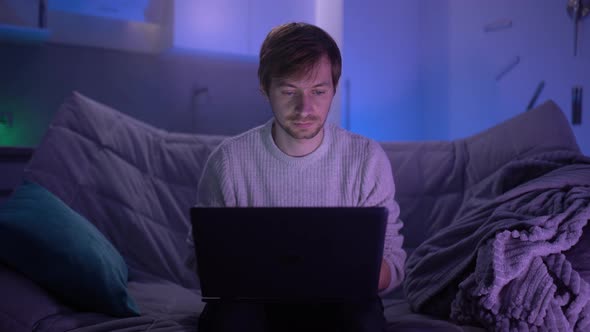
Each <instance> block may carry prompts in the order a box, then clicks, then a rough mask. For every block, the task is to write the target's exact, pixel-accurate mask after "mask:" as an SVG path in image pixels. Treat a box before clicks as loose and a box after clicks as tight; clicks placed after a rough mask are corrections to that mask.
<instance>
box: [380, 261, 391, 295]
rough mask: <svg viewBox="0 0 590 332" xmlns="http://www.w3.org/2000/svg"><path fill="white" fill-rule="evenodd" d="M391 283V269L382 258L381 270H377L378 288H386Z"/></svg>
mask: <svg viewBox="0 0 590 332" xmlns="http://www.w3.org/2000/svg"><path fill="white" fill-rule="evenodd" d="M389 284H391V269H390V268H389V264H387V262H386V261H385V259H383V260H382V261H381V272H379V290H380V291H382V290H384V289H387V287H389Z"/></svg>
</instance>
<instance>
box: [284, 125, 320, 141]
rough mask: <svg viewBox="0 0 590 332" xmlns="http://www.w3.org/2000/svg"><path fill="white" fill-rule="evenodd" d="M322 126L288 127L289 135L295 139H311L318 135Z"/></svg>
mask: <svg viewBox="0 0 590 332" xmlns="http://www.w3.org/2000/svg"><path fill="white" fill-rule="evenodd" d="M321 130H322V128H321V127H320V128H309V129H298V128H290V130H289V131H288V133H289V135H290V136H291V137H293V138H295V139H312V138H315V137H316V136H318V134H319V133H320V131H321Z"/></svg>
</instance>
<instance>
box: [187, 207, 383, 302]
mask: <svg viewBox="0 0 590 332" xmlns="http://www.w3.org/2000/svg"><path fill="white" fill-rule="evenodd" d="M387 215H388V211H387V209H386V208H384V207H320V208H317V207H299V208H297V207H247V208H235V207H233V208H219V207H193V208H192V209H191V222H192V226H193V238H194V242H195V250H196V256H197V266H198V273H199V278H200V282H201V292H202V296H203V300H204V301H206V302H207V301H220V300H221V301H224V300H228V301H253V302H285V303H292V302H346V301H362V300H365V299H366V300H369V299H374V298H376V297H377V296H378V295H377V291H378V283H379V272H380V268H381V261H382V255H383V244H384V238H385V227H386V224H387Z"/></svg>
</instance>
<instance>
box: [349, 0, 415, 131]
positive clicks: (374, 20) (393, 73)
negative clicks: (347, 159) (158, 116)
mask: <svg viewBox="0 0 590 332" xmlns="http://www.w3.org/2000/svg"><path fill="white" fill-rule="evenodd" d="M420 19H421V13H420V5H419V2H418V1H376V0H372V1H366V0H345V1H344V41H343V43H344V55H343V67H344V68H343V72H344V73H343V74H344V77H343V78H344V82H343V83H344V85H343V88H344V90H343V94H344V100H345V101H344V105H343V113H342V114H343V115H342V116H343V124H344V126H345V127H349V128H350V130H352V131H353V132H357V133H359V134H362V135H365V136H368V137H371V138H373V139H377V140H415V139H420V138H421V122H422V114H421V107H420V99H421V98H422V96H421V91H420V77H419V68H420V67H419V66H420V62H419V37H420V36H419V26H420ZM347 87H348V88H347Z"/></svg>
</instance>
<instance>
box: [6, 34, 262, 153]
mask: <svg viewBox="0 0 590 332" xmlns="http://www.w3.org/2000/svg"><path fill="white" fill-rule="evenodd" d="M0 50H1V52H0V73H2V77H3V79H2V80H0V113H2V112H12V114H13V124H12V127H10V128H9V127H7V126H5V125H4V124H2V123H0V145H3V146H6V145H13V146H34V145H36V144H37V143H38V142H39V140H40V139H41V137H42V135H43V133H44V132H45V129H46V128H47V125H48V123H49V122H50V121H51V118H52V116H53V114H54V113H55V112H56V111H57V109H58V108H59V105H60V104H61V103H62V102H63V100H64V98H66V97H67V96H68V95H69V94H70V93H71V91H72V90H77V91H79V92H81V93H83V94H85V95H87V96H89V97H91V98H94V99H96V100H98V101H100V102H102V103H105V104H107V105H109V106H111V107H113V108H115V109H118V110H119V111H122V112H124V113H127V114H129V115H131V116H133V117H136V118H138V119H140V120H142V121H145V122H147V123H149V124H151V125H153V126H156V127H159V128H163V129H167V130H170V131H179V132H192V133H214V134H224V135H233V134H237V133H240V132H242V131H245V130H247V129H249V128H251V127H253V126H256V125H259V124H261V123H263V122H264V121H266V120H268V119H269V118H270V117H271V112H270V107H269V106H268V103H267V102H266V100H265V99H264V98H263V97H262V95H261V94H260V93H259V91H258V79H257V77H256V70H257V62H255V61H248V60H245V59H242V58H239V57H231V56H223V57H222V56H218V57H211V56H209V55H207V54H200V53H198V52H188V51H187V52H179V51H176V52H168V53H165V54H161V55H151V54H142V53H131V52H122V51H114V50H107V49H99V48H92V47H81V46H65V45H56V44H50V43H43V44H39V45H25V44H18V43H3V42H0ZM204 88H206V89H207V91H206V92H203V93H198V92H199V91H200V90H201V89H204ZM228 119H231V120H230V121H228Z"/></svg>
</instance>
